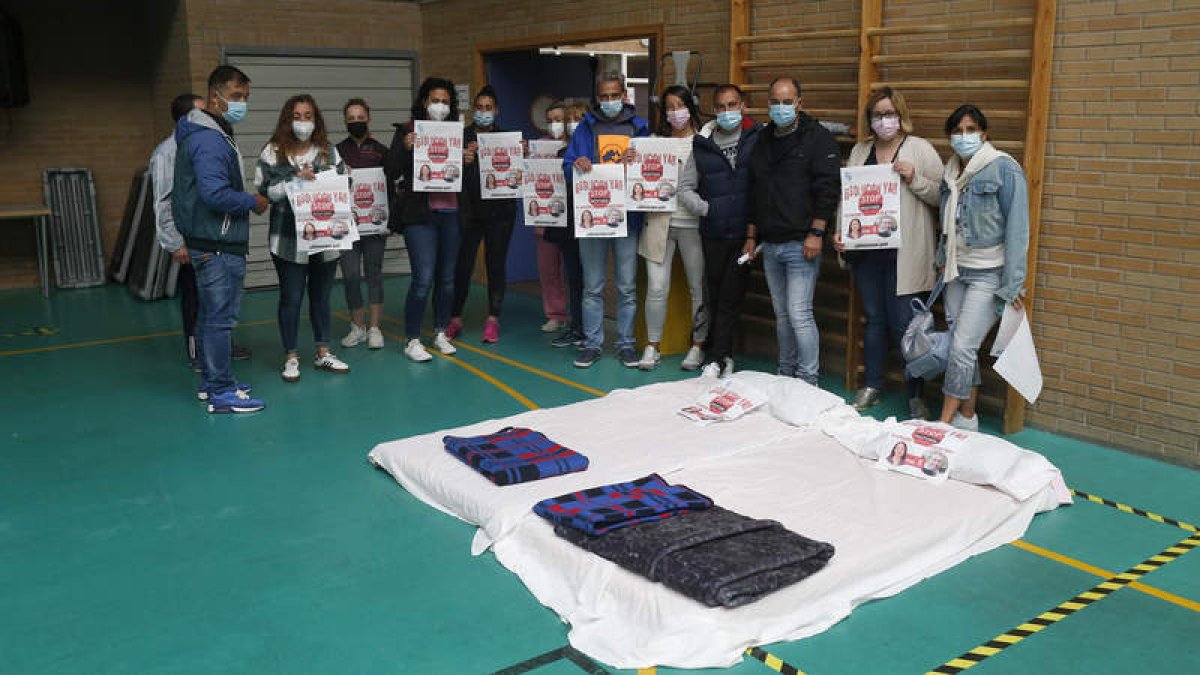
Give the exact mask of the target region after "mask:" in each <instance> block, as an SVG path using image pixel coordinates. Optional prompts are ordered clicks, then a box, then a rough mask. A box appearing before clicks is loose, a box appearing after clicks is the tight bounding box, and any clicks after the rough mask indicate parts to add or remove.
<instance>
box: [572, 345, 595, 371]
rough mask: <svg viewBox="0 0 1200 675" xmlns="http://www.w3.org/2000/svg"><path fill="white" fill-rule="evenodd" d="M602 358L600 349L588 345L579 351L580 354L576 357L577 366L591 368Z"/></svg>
mask: <svg viewBox="0 0 1200 675" xmlns="http://www.w3.org/2000/svg"><path fill="white" fill-rule="evenodd" d="M599 359H600V350H599V349H596V348H595V347H588V348H586V349H581V350H580V351H579V356H576V357H575V367H576V368H591V367H592V364H593V363H595V362H596V361H598V360H599Z"/></svg>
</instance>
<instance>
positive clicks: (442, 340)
mask: <svg viewBox="0 0 1200 675" xmlns="http://www.w3.org/2000/svg"><path fill="white" fill-rule="evenodd" d="M433 346H434V347H437V350H438V351H439V352H441V353H443V354H445V355H446V356H449V355H451V354H453V353H455V352H457V351H458V347H455V346H454V345H452V344H450V338H448V337H446V334H445V333H440V332H439V333H438V334H437V335H435V336H434V337H433Z"/></svg>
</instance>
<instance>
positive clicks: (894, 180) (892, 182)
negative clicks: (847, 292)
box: [838, 164, 901, 251]
mask: <svg viewBox="0 0 1200 675" xmlns="http://www.w3.org/2000/svg"><path fill="white" fill-rule="evenodd" d="M900 189H901V179H900V174H898V173H896V172H895V170H893V169H892V166H891V165H890V164H873V165H870V166H852V167H846V168H844V169H842V209H841V221H840V222H839V223H838V228H839V231H840V232H841V233H842V244H843V245H845V247H846V249H847V250H851V251H853V250H861V249H872V248H900V244H901V241H900Z"/></svg>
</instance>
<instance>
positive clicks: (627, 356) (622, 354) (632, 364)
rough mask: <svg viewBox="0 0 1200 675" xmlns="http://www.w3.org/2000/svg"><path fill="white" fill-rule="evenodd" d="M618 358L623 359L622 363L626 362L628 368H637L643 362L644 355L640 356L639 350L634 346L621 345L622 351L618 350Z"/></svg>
mask: <svg viewBox="0 0 1200 675" xmlns="http://www.w3.org/2000/svg"><path fill="white" fill-rule="evenodd" d="M617 358H619V359H621V363H623V364H625V367H626V368H637V367H638V364H640V363H641V362H642V357H640V356H638V353H637V350H636V349H634V348H633V347H621V351H619V352H617Z"/></svg>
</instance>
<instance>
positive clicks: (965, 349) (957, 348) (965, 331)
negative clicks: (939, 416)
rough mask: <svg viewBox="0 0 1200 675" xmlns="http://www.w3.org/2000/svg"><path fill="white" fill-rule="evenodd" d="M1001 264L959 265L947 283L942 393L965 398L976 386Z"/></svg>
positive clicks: (993, 315) (993, 312) (996, 299)
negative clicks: (980, 267) (946, 343)
mask: <svg viewBox="0 0 1200 675" xmlns="http://www.w3.org/2000/svg"><path fill="white" fill-rule="evenodd" d="M1003 269H1004V268H1002V267H994V268H992V269H986V270H973V269H967V268H959V274H958V278H957V279H955V280H954V281H951V282H950V283H948V284H946V291H945V296H944V297H945V306H946V323H947V324H948V325H949V327H950V359H949V361H948V362H947V363H946V377H945V379H943V380H942V393H943V394H945V395H946V396H951V397H953V398H957V399H962V400H966V399H968V398H971V389H973V388H975V387H978V386H979V383H980V381H981V378H980V376H979V346H980V345H982V344H983V339H984V338H985V337H987V334H988V331H990V330H991V329H992V325H993V324H995V323H996V319H997V318H998V315H997V313H996V309H997V308H998V306H999V303H1001V302H1002V301H1001V300H1000V298H999V297H997V296H996V291H998V290H1000V279H1001V273H1002V271H1003Z"/></svg>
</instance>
